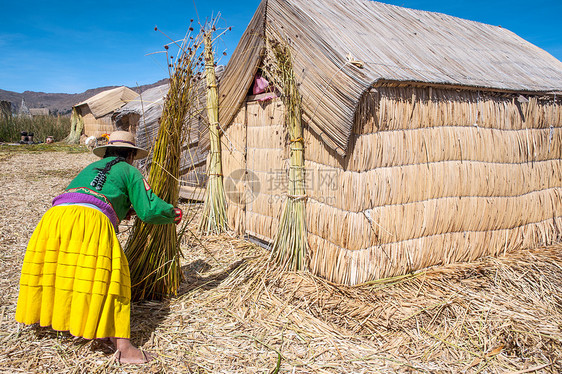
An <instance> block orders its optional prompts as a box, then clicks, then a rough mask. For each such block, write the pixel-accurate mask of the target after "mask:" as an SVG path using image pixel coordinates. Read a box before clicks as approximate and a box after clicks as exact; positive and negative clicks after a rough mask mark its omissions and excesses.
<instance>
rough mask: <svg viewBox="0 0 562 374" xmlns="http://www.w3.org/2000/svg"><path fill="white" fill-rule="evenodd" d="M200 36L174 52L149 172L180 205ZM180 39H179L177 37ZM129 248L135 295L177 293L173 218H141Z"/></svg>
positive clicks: (156, 186)
mask: <svg viewBox="0 0 562 374" xmlns="http://www.w3.org/2000/svg"><path fill="white" fill-rule="evenodd" d="M198 43H200V38H199V37H197V38H192V37H190V35H189V34H188V35H187V36H186V37H185V39H184V40H183V42H182V44H181V46H179V51H178V58H177V59H176V62H175V63H173V57H169V61H171V63H170V64H169V67H170V89H169V91H168V95H167V97H166V101H165V104H164V108H163V111H162V117H161V120H160V128H159V131H158V136H157V139H156V143H155V145H154V149H153V156H152V166H151V168H150V173H149V177H148V182H149V184H150V185H151V187H152V189H153V191H154V193H155V194H156V195H157V196H159V197H160V198H162V199H163V200H165V201H166V202H168V203H170V204H172V205H174V206H175V205H177V202H178V199H179V176H180V175H179V170H180V156H181V146H182V143H183V140H184V139H183V138H184V131H183V130H184V123H185V122H186V118H187V116H188V114H189V113H190V109H191V105H192V103H193V100H194V95H195V83H194V71H195V70H196V69H197V66H198V65H199V64H198V60H197V59H198V57H199V56H198V52H197V51H198ZM174 44H175V43H174ZM125 253H126V255H127V259H128V261H129V268H130V272H131V284H132V290H131V293H132V299H133V300H140V299H161V298H163V297H165V296H169V295H172V294H176V293H177V290H178V288H179V284H180V281H181V277H182V274H181V268H180V256H181V251H180V247H179V243H178V236H177V234H176V226H175V225H174V224H166V225H153V224H147V223H144V222H142V221H141V220H140V219H138V218H137V219H136V221H135V223H134V225H133V231H132V234H131V235H130V236H129V240H128V242H127V245H126V249H125Z"/></svg>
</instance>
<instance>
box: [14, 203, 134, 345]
mask: <svg viewBox="0 0 562 374" xmlns="http://www.w3.org/2000/svg"><path fill="white" fill-rule="evenodd" d="M130 301H131V277H130V275H129V265H128V262H127V259H126V257H125V254H124V253H123V250H122V249H121V245H120V244H119V240H118V239H117V236H116V235H115V229H114V228H113V225H112V224H111V221H110V220H109V219H108V218H107V217H106V216H105V215H104V214H103V213H102V212H100V211H98V210H96V209H93V208H90V207H85V206H79V205H67V206H55V207H52V208H51V209H49V210H48V211H47V212H46V213H45V215H44V216H43V218H42V219H41V221H40V222H39V224H38V225H37V228H36V229H35V231H34V232H33V235H32V236H31V239H30V240H29V244H28V245H27V251H26V253H25V258H24V261H23V267H22V271H21V279H20V292H19V297H18V306H17V310H16V320H17V321H18V322H22V323H25V324H35V323H39V324H40V325H41V326H52V328H53V329H55V330H58V331H70V333H71V334H72V335H75V336H81V337H84V338H86V339H94V338H106V337H117V338H129V337H130Z"/></svg>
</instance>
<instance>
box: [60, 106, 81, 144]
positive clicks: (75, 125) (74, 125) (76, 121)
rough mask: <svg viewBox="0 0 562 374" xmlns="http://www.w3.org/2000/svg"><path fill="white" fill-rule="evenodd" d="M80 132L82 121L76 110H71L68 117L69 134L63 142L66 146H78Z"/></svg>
mask: <svg viewBox="0 0 562 374" xmlns="http://www.w3.org/2000/svg"><path fill="white" fill-rule="evenodd" d="M82 130H84V119H83V118H82V116H81V115H80V114H79V113H78V111H77V110H76V108H72V114H71V115H70V133H69V134H68V136H67V137H66V139H65V142H66V143H68V144H79V143H80V135H82Z"/></svg>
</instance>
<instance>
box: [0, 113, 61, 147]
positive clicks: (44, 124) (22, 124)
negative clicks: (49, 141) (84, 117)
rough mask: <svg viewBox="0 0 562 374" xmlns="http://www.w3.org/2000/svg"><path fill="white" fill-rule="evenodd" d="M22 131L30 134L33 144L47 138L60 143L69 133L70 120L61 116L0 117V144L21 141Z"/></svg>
mask: <svg viewBox="0 0 562 374" xmlns="http://www.w3.org/2000/svg"><path fill="white" fill-rule="evenodd" d="M22 131H26V132H28V133H30V132H32V133H33V141H34V142H44V141H45V139H46V138H47V136H52V137H53V139H54V140H55V141H60V140H62V139H64V138H65V137H66V136H67V135H68V132H69V131H70V118H69V117H61V116H59V117H55V116H35V117H27V116H10V117H7V118H6V117H0V142H11V143H17V142H19V141H20V139H21V135H20V133H21V132H22Z"/></svg>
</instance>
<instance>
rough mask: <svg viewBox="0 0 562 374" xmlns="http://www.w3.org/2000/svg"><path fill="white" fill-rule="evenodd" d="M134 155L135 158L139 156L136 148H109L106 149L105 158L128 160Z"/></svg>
mask: <svg viewBox="0 0 562 374" xmlns="http://www.w3.org/2000/svg"><path fill="white" fill-rule="evenodd" d="M130 154H132V155H133V156H136V155H137V150H136V149H135V148H126V147H107V148H106V149H105V154H104V156H103V158H106V157H123V158H125V159H126V158H127V157H129V155H130Z"/></svg>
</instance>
